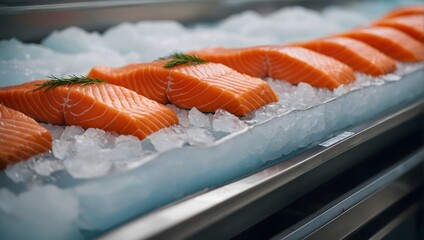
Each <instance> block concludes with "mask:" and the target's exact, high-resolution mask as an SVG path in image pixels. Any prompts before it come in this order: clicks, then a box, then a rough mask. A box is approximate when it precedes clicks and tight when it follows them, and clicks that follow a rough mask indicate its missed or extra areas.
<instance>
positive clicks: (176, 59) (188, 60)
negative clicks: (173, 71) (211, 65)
mask: <svg viewBox="0 0 424 240" xmlns="http://www.w3.org/2000/svg"><path fill="white" fill-rule="evenodd" d="M168 59H169V62H167V63H166V64H165V65H164V66H163V67H164V68H173V67H175V66H177V65H183V64H189V65H197V64H201V63H205V62H208V61H207V60H205V59H202V58H200V57H198V56H195V55H189V54H185V53H182V52H175V53H173V54H171V55H168V56H166V57H161V58H159V59H158V60H168Z"/></svg>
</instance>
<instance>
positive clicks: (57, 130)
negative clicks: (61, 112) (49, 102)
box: [40, 123, 65, 139]
mask: <svg viewBox="0 0 424 240" xmlns="http://www.w3.org/2000/svg"><path fill="white" fill-rule="evenodd" d="M40 124H41V125H42V126H43V127H45V128H47V129H48V130H49V131H50V134H51V135H52V138H53V139H60V136H62V134H63V131H65V127H64V126H59V125H53V124H51V123H40Z"/></svg>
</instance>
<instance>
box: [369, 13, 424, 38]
mask: <svg viewBox="0 0 424 240" xmlns="http://www.w3.org/2000/svg"><path fill="white" fill-rule="evenodd" d="M373 25H376V26H384V27H391V28H395V29H398V30H400V31H402V32H404V33H406V34H408V35H409V36H411V37H413V38H415V39H416V40H418V41H419V42H421V43H424V14H419V15H412V16H401V17H395V18H388V19H382V20H380V21H377V22H375V23H374V24H373Z"/></svg>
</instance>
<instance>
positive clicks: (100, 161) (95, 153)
mask: <svg viewBox="0 0 424 240" xmlns="http://www.w3.org/2000/svg"><path fill="white" fill-rule="evenodd" d="M112 157H113V152H112V150H111V149H96V150H92V151H89V150H88V149H87V150H86V151H83V152H78V153H77V154H76V155H75V156H74V157H73V158H67V159H65V160H64V165H65V167H66V170H67V171H68V172H69V174H70V175H71V176H72V177H74V178H81V179H84V178H95V177H100V176H104V175H106V174H107V173H109V171H110V170H111V168H112V162H111V158H112Z"/></svg>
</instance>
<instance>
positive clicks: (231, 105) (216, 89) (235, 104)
mask: <svg viewBox="0 0 424 240" xmlns="http://www.w3.org/2000/svg"><path fill="white" fill-rule="evenodd" d="M166 62H167V61H156V62H152V63H142V64H132V65H128V66H125V67H121V68H112V67H105V66H99V67H94V68H93V69H92V70H91V72H90V73H89V75H88V76H89V77H91V78H98V79H102V80H104V81H106V82H109V83H112V84H117V85H120V86H124V87H126V88H129V89H132V90H134V91H137V92H138V93H140V94H142V95H144V96H146V97H148V98H150V99H153V100H155V101H158V102H160V103H167V102H171V103H172V104H174V105H176V106H178V107H180V108H186V109H190V108H193V107H196V108H197V109H199V110H200V111H203V112H215V111H216V110H218V109H224V110H226V111H228V112H231V113H233V114H235V115H238V116H244V115H246V114H247V113H249V112H251V111H253V110H256V109H258V108H260V107H261V106H263V105H265V104H267V103H270V102H276V101H278V98H277V95H276V94H275V93H274V91H273V90H272V89H271V87H270V86H269V85H268V84H267V83H266V82H265V81H263V80H262V79H259V78H254V77H250V76H248V75H245V74H241V73H238V72H236V71H234V70H233V69H231V68H228V67H226V66H225V65H222V64H217V63H204V64H199V65H180V66H176V67H173V68H170V69H167V68H164V67H163V66H164V64H165V63H166Z"/></svg>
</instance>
